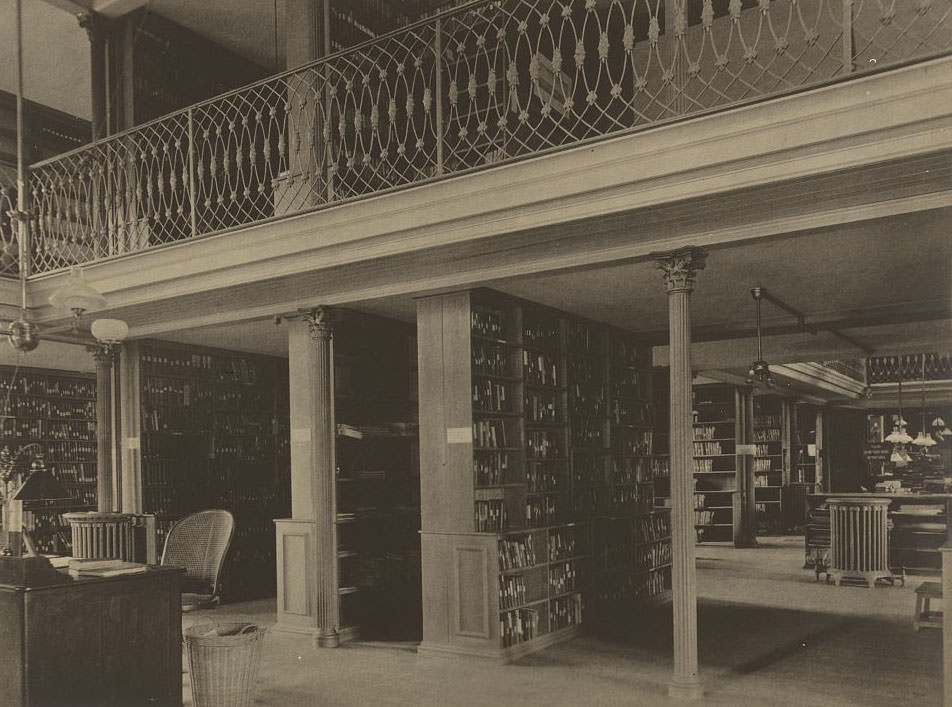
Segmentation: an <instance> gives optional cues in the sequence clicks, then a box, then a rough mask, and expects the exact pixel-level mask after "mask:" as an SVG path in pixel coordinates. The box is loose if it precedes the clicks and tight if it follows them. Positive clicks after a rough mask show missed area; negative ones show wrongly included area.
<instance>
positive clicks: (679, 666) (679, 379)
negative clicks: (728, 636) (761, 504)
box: [653, 248, 705, 700]
mask: <svg viewBox="0 0 952 707" xmlns="http://www.w3.org/2000/svg"><path fill="white" fill-rule="evenodd" d="M653 257H654V259H655V260H656V261H657V262H658V267H659V268H660V269H661V270H662V272H663V273H664V280H665V284H666V285H667V290H668V327H669V337H670V340H669V352H670V353H669V358H670V366H671V386H670V390H671V407H670V409H671V419H670V430H671V433H670V434H671V436H670V440H671V441H670V444H671V450H670V451H671V521H672V522H671V550H672V570H671V581H672V594H673V603H674V675H673V676H672V678H671V682H670V683H669V685H668V694H669V695H670V696H672V697H675V698H679V699H691V700H699V699H700V698H701V695H702V688H701V680H700V678H699V676H698V657H697V568H696V567H695V564H694V544H695V533H694V460H693V448H692V445H693V425H692V422H693V418H692V415H691V409H692V403H691V383H692V372H691V311H690V302H691V292H692V291H693V290H694V278H695V275H696V273H697V271H698V270H700V269H702V268H703V267H704V261H705V253H704V251H703V250H701V249H699V248H683V249H680V250H676V251H672V252H668V253H658V254H654V255H653Z"/></svg>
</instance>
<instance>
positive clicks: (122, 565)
mask: <svg viewBox="0 0 952 707" xmlns="http://www.w3.org/2000/svg"><path fill="white" fill-rule="evenodd" d="M147 569H149V566H148V565H144V564H140V563H138V562H126V561H124V560H78V559H72V560H70V561H69V571H70V574H75V575H78V576H81V577H117V576H119V575H123V574H139V573H141V572H145V571H146V570H147Z"/></svg>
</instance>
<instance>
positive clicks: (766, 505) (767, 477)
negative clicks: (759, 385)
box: [751, 395, 790, 531]
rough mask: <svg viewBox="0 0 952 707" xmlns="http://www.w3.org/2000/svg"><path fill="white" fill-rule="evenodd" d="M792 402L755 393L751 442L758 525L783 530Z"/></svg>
mask: <svg viewBox="0 0 952 707" xmlns="http://www.w3.org/2000/svg"><path fill="white" fill-rule="evenodd" d="M788 409H789V406H788V404H787V403H786V401H784V400H783V399H782V398H780V397H778V396H774V395H755V396H754V420H753V435H752V439H751V443H752V444H753V445H754V448H755V450H756V451H755V452H754V458H753V464H754V469H753V471H754V501H755V503H756V520H757V527H758V529H760V530H767V531H778V530H782V529H783V528H784V527H785V525H786V521H787V515H788V509H787V508H786V505H787V501H788V499H789V494H788V493H787V491H786V489H787V488H788V485H789V473H788V470H789V468H790V466H789V449H790V433H789V430H790V422H789V413H788Z"/></svg>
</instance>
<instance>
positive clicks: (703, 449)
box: [694, 442, 724, 457]
mask: <svg viewBox="0 0 952 707" xmlns="http://www.w3.org/2000/svg"><path fill="white" fill-rule="evenodd" d="M723 453H724V450H723V447H722V446H721V443H720V442H695V443H694V456H696V457H706V456H718V455H720V454H723Z"/></svg>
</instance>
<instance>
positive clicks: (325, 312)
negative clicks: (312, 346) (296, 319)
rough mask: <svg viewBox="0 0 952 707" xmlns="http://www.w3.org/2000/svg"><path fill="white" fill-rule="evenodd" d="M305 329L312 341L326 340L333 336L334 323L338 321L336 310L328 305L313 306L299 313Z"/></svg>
mask: <svg viewBox="0 0 952 707" xmlns="http://www.w3.org/2000/svg"><path fill="white" fill-rule="evenodd" d="M301 318H302V319H303V320H304V322H305V323H306V324H307V330H308V332H310V334H311V338H312V339H314V341H327V340H328V339H331V338H332V337H333V336H334V324H336V323H337V322H338V321H340V316H339V313H338V312H337V310H335V309H332V308H330V307H315V308H314V309H309V310H306V311H303V312H302V313H301Z"/></svg>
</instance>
